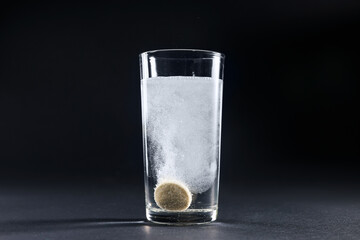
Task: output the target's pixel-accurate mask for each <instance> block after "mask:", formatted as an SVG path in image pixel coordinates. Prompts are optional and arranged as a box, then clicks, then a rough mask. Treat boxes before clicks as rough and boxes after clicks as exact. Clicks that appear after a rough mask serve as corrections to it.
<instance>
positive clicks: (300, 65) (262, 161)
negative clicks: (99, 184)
mask: <svg viewBox="0 0 360 240" xmlns="http://www.w3.org/2000/svg"><path fill="white" fill-rule="evenodd" d="M105 2H106V1H104V2H98V3H95V2H92V3H85V2H75V1H72V2H64V1H61V2H52V3H49V2H47V1H44V2H35V3H34V2H32V3H16V2H11V3H8V4H3V6H2V7H1V8H0V11H1V15H0V174H1V178H0V179H1V181H4V182H5V181H9V180H13V181H16V180H17V179H23V180H26V181H28V180H36V179H40V180H42V179H58V180H59V179H60V180H61V181H62V180H64V181H65V180H71V181H74V179H75V180H79V181H82V180H84V179H85V180H87V179H90V180H91V179H93V180H98V179H114V180H119V181H124V182H126V181H133V182H136V183H139V184H141V183H142V179H143V167H142V166H143V160H142V137H141V106H140V84H139V67H138V54H139V53H141V52H143V51H146V50H153V49H162V48H197V49H209V50H215V51H220V52H223V53H225V55H226V61H225V80H224V107H223V135H222V159H221V167H222V169H221V179H222V183H223V184H226V183H233V182H242V183H246V182H259V181H263V182H267V181H276V182H291V181H295V182H300V183H301V182H310V183H314V182H319V181H322V182H333V181H334V182H360V181H359V180H360V177H359V174H358V171H359V170H360V169H359V168H358V167H357V161H358V158H359V147H358V146H359V134H358V132H359V117H358V116H357V114H358V112H359V106H358V104H356V100H357V98H358V97H357V94H358V90H357V89H358V81H359V77H360V76H359V53H360V52H359V50H358V45H359V42H360V39H359V37H357V34H358V32H359V29H360V2H359V1H340V0H339V1H320V0H313V1H303V0H302V1H300V0H295V1H277V2H276V3H275V2H271V1H264V0H256V1H216V2H210V1H191V2H186V1H181V2H169V1H141V2H139V1H131V2H130V1H129V2H126V1H124V2H122V1H116V2H115V1H114V2H107V3H105Z"/></svg>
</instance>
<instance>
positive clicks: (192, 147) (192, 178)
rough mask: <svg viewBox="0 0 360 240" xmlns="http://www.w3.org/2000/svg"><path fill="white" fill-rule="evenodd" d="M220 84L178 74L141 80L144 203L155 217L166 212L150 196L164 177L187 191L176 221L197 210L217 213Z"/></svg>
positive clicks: (201, 214)
mask: <svg viewBox="0 0 360 240" xmlns="http://www.w3.org/2000/svg"><path fill="white" fill-rule="evenodd" d="M222 84H223V81H222V80H220V79H213V78H208V77H183V76H178V77H154V78H150V79H143V80H142V81H141V91H142V106H143V107H142V117H143V123H144V126H143V131H144V132H143V134H144V150H145V158H146V159H145V182H146V184H145V188H146V189H145V190H146V196H147V198H146V205H147V214H148V215H152V219H154V220H155V221H156V218H158V219H161V217H162V216H164V217H165V216H166V214H167V213H168V212H169V211H168V210H167V209H164V208H161V207H159V206H158V205H157V203H156V202H155V199H154V190H155V188H156V187H157V186H158V185H159V184H161V183H164V182H165V183H166V182H178V183H179V184H180V185H181V188H185V189H186V191H190V193H191V199H192V200H191V204H190V206H189V207H188V208H187V209H186V210H184V211H179V214H180V215H181V216H183V218H182V220H181V219H180V220H181V221H183V222H186V220H187V218H190V216H191V218H194V217H196V214H198V216H199V218H201V219H204V216H203V215H204V214H205V215H206V214H208V215H209V219H211V218H214V219H215V218H216V214H217V209H216V206H217V195H218V194H217V191H218V180H219V179H218V172H219V167H220V166H219V162H220V161H219V158H220V156H219V155H220V136H219V134H220V129H221V106H222V103H221V100H222V96H221V94H222ZM194 213H196V214H195V215H194ZM214 215H215V217H214ZM177 220H178V221H180V220H179V219H177ZM188 220H189V221H192V220H193V219H188Z"/></svg>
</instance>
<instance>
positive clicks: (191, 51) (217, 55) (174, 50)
mask: <svg viewBox="0 0 360 240" xmlns="http://www.w3.org/2000/svg"><path fill="white" fill-rule="evenodd" d="M162 52H163V53H166V52H169V53H170V52H178V53H181V52H183V53H202V54H208V55H209V56H208V57H206V56H201V57H189V58H190V59H191V58H192V59H197V58H199V59H206V58H209V57H220V58H222V59H224V58H225V54H223V53H220V52H216V51H211V50H204V49H186V48H184V49H176V48H169V49H156V50H149V51H145V52H142V53H140V54H139V57H145V56H147V55H149V54H156V53H162ZM161 58H169V59H170V58H171V57H163V56H162V57H161Z"/></svg>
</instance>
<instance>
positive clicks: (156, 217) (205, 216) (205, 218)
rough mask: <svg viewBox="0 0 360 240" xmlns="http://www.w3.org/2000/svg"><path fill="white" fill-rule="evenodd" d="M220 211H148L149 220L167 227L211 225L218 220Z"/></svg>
mask: <svg viewBox="0 0 360 240" xmlns="http://www.w3.org/2000/svg"><path fill="white" fill-rule="evenodd" d="M217 215H218V210H217V209H211V210H202V209H199V210H198V211H197V210H196V209H193V210H192V211H191V212H164V211H153V210H151V209H146V218H147V220H149V221H151V222H153V223H158V224H165V225H195V224H206V223H211V222H213V221H215V220H216V219H217Z"/></svg>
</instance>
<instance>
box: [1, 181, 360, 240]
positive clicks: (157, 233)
mask: <svg viewBox="0 0 360 240" xmlns="http://www.w3.org/2000/svg"><path fill="white" fill-rule="evenodd" d="M143 199H144V193H143V189H142V188H141V187H132V186H130V185H129V186H118V187H116V186H71V187H70V186H67V187H59V186H51V185H49V186H46V187H9V186H5V187H4V186H0V239H1V240H11V239H13V240H15V239H26V240H31V239H207V240H210V239H267V240H269V239H360V195H359V194H358V193H354V192H353V189H351V188H349V189H347V190H343V189H342V188H337V189H336V190H332V188H331V187H327V188H321V187H319V188H312V189H311V190H310V189H307V188H292V189H274V188H267V189H266V188H265V189H262V190H252V191H242V190H236V191H234V190H233V189H232V188H230V187H228V188H227V189H225V188H224V189H221V191H220V205H219V218H218V221H217V222H214V223H211V224H206V225H197V226H163V225H156V224H153V223H149V222H147V221H146V220H145V213H144V212H145V211H144V200H143Z"/></svg>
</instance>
